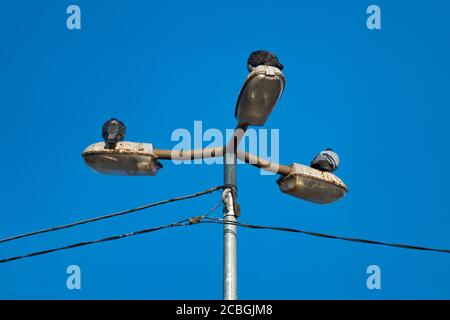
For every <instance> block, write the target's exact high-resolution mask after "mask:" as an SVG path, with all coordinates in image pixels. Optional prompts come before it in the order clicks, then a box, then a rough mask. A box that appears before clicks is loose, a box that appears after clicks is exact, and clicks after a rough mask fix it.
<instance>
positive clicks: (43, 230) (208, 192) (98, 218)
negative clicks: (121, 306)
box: [0, 186, 226, 243]
mask: <svg viewBox="0 0 450 320" xmlns="http://www.w3.org/2000/svg"><path fill="white" fill-rule="evenodd" d="M225 188H226V186H217V187H213V188H210V189H207V190H204V191H200V192H196V193H193V194H189V195H185V196H181V197H177V198H172V199H167V200H162V201H158V202H154V203H150V204H147V205H144V206H141V207H137V208H133V209H128V210H124V211H119V212H115V213H111V214H107V215H104V216H100V217H95V218H91V219H86V220H81V221H76V222H72V223H69V224H65V225H61V226H57V227H53V228H48V229H42V230H38V231H33V232H28V233H24V234H21V235H17V236H12V237H8V238H4V239H0V243H4V242H8V241H12V240H17V239H21V238H26V237H31V236H35V235H38V234H43V233H47V232H53V231H58V230H61V229H68V228H72V227H75V226H79V225H82V224H86V223H91V222H95V221H99V220H104V219H109V218H113V217H118V216H122V215H125V214H129V213H134V212H137V211H141V210H144V209H148V208H152V207H156V206H159V205H163V204H167V203H170V202H176V201H181V200H187V199H191V198H196V197H200V196H203V195H206V194H210V193H212V192H214V191H217V190H221V189H225Z"/></svg>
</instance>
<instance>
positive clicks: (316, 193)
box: [277, 163, 348, 204]
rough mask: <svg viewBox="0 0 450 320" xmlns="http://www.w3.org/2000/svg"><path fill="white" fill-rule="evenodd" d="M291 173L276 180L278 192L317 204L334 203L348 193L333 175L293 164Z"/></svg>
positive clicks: (344, 186)
mask: <svg viewBox="0 0 450 320" xmlns="http://www.w3.org/2000/svg"><path fill="white" fill-rule="evenodd" d="M291 168H292V171H291V172H290V173H289V174H288V175H286V176H282V177H281V178H280V179H278V180H277V183H278V186H279V187H280V190H281V191H282V192H284V193H286V194H289V195H291V196H294V197H297V198H300V199H303V200H306V201H311V202H314V203H318V204H325V203H331V202H334V201H336V200H338V199H340V198H342V197H343V196H344V195H345V194H346V193H347V191H348V189H347V186H346V185H345V184H344V183H343V182H342V180H341V179H339V178H338V177H336V176H335V175H334V174H332V173H329V172H325V171H319V170H316V169H313V168H311V167H308V166H305V165H302V164H298V163H294V164H292V165H291Z"/></svg>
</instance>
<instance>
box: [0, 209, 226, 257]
mask: <svg viewBox="0 0 450 320" xmlns="http://www.w3.org/2000/svg"><path fill="white" fill-rule="evenodd" d="M220 204H221V203H220V202H219V203H218V204H217V205H215V206H214V207H212V208H211V209H209V210H208V211H207V212H206V213H205V214H203V215H201V216H194V217H191V218H188V219H184V220H181V221H178V222H174V223H170V224H168V225H164V226H159V227H154V228H148V229H143V230H139V231H134V232H129V233H125V234H121V235H116V236H111V237H107V238H102V239H97V240H92V241H84V242H79V243H74V244H70V245H66V246H63V247H58V248H53V249H47V250H42V251H36V252H32V253H28V254H25V255H22V256H15V257H10V258H6V259H1V260H0V263H6V262H11V261H15V260H22V259H25V258H30V257H35V256H40V255H44V254H48V253H52V252H56V251H62V250H68V249H73V248H78V247H83V246H88V245H91V244H96V243H101V242H108V241H114V240H119V239H123V238H127V237H133V236H137V235H142V234H146V233H151V232H155V231H159V230H163V229H168V228H174V227H186V226H190V225H194V224H198V223H201V222H202V220H203V219H205V218H207V217H208V215H209V214H211V213H212V212H213V211H215V210H216V209H217V208H218V207H219V206H220ZM210 219H213V218H210Z"/></svg>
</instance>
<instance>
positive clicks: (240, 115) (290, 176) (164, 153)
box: [82, 65, 348, 300]
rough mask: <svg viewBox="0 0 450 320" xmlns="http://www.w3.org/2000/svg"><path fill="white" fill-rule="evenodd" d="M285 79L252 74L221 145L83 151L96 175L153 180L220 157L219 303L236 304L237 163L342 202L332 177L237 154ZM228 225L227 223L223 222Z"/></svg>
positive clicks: (265, 72) (298, 193) (312, 195)
mask: <svg viewBox="0 0 450 320" xmlns="http://www.w3.org/2000/svg"><path fill="white" fill-rule="evenodd" d="M285 83H286V80H285V77H284V75H283V73H282V72H281V71H280V70H279V69H278V68H276V67H273V66H265V65H260V66H257V67H256V68H254V69H253V70H252V72H250V74H249V75H248V76H247V79H246V80H245V82H244V84H243V86H242V89H241V92H240V94H239V98H238V100H237V103H236V109H235V117H236V119H237V127H236V129H235V131H234V135H233V137H232V138H231V139H230V141H228V143H227V144H226V145H224V146H220V147H213V148H205V149H195V150H180V151H176V150H166V149H154V148H153V145H152V144H149V143H139V142H127V141H121V142H118V143H117V144H116V145H115V147H114V148H111V147H108V145H107V144H106V143H104V142H98V143H95V144H92V145H90V146H89V147H87V148H86V149H85V150H84V152H83V154H82V155H83V158H84V160H85V162H86V164H87V165H88V166H89V167H90V168H92V169H93V170H94V171H96V172H99V173H103V174H115V175H129V176H133V175H147V176H152V175H155V174H156V173H157V172H158V170H159V169H161V168H162V165H161V163H160V162H159V161H160V160H188V159H189V160H193V159H204V158H215V157H223V159H224V186H225V188H224V191H223V193H222V201H223V205H224V218H223V219H224V227H223V237H224V243H223V298H224V299H225V300H235V299H237V249H236V246H237V233H236V229H237V226H236V225H235V224H234V223H233V222H236V221H237V218H238V217H239V215H240V208H239V205H238V203H237V182H236V165H237V159H240V160H242V161H244V162H245V163H248V164H250V165H253V166H255V167H258V168H260V169H263V170H267V171H270V172H273V173H277V174H279V175H280V176H281V177H280V178H279V179H278V180H277V183H278V186H279V188H280V190H281V191H282V192H283V193H286V194H289V195H292V196H294V197H297V198H300V199H303V200H306V201H310V202H314V203H319V204H324V203H331V202H334V201H336V200H338V199H340V198H342V197H343V196H344V195H345V194H346V193H347V191H348V189H347V187H346V185H345V184H344V183H343V182H342V181H341V180H340V179H339V178H338V177H336V176H335V175H334V174H332V173H329V172H322V171H319V170H316V169H313V168H311V167H309V166H305V165H301V164H297V163H294V164H292V165H290V166H286V165H281V164H278V163H273V162H270V161H267V160H265V159H262V158H259V157H258V156H256V155H253V154H251V153H248V152H244V151H242V150H239V149H238V145H239V143H240V141H241V139H242V138H243V137H244V135H245V131H246V130H247V128H248V126H251V125H254V126H261V125H264V123H265V121H266V120H267V118H268V117H269V115H270V113H271V112H272V110H273V108H274V107H275V105H276V103H277V102H278V100H279V98H280V97H281V95H282V93H283V90H284V87H285ZM227 222H228V223H227Z"/></svg>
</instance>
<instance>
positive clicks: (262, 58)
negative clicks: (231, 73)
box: [247, 50, 284, 72]
mask: <svg viewBox="0 0 450 320" xmlns="http://www.w3.org/2000/svg"><path fill="white" fill-rule="evenodd" d="M260 65H265V66H272V67H276V68H278V69H280V70H283V68H284V66H283V65H282V64H281V63H280V61H278V57H277V56H276V55H275V54H274V53H272V52H269V51H266V50H256V51H253V52H252V53H251V54H250V56H249V57H248V60H247V69H248V71H249V72H251V71H253V69H255V68H256V67H257V66H260Z"/></svg>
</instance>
